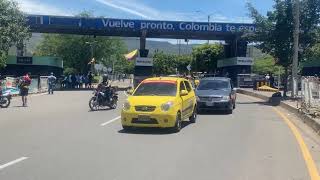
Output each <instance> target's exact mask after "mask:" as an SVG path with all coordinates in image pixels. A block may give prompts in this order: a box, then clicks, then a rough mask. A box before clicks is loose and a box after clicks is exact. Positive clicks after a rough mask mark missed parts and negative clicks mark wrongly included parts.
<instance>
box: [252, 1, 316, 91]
mask: <svg viewBox="0 0 320 180" xmlns="http://www.w3.org/2000/svg"><path fill="white" fill-rule="evenodd" d="M316 1H317V0H303V1H301V7H302V8H301V27H302V29H303V31H301V35H300V43H301V48H302V49H303V50H304V51H306V50H307V48H309V47H312V46H313V44H314V43H315V42H316V37H315V36H314V33H315V32H316V31H317V25H318V24H319V7H320V6H319V1H317V2H316ZM248 9H249V12H250V16H251V17H252V18H253V20H254V23H255V24H256V26H257V28H258V31H257V32H256V33H254V34H250V35H249V36H248V38H249V39H250V40H251V41H255V42H257V43H256V44H257V47H258V48H259V49H261V50H262V51H263V52H264V53H267V54H270V55H271V56H273V57H274V58H275V59H276V64H278V65H281V66H283V67H284V70H285V77H284V78H283V79H284V82H283V83H284V95H285V96H286V92H287V89H288V88H287V77H288V74H289V70H290V69H291V64H292V55H293V30H294V23H293V22H294V21H293V0H275V5H274V9H273V10H272V11H269V12H268V13H267V16H263V15H261V14H260V13H259V12H258V11H257V10H256V9H255V8H254V7H253V6H252V5H251V4H250V3H249V4H248ZM311 15H314V16H311ZM299 57H300V59H302V58H303V54H300V56H299Z"/></svg>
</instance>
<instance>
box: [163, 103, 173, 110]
mask: <svg viewBox="0 0 320 180" xmlns="http://www.w3.org/2000/svg"><path fill="white" fill-rule="evenodd" d="M172 106H173V102H172V101H169V102H166V103H164V104H162V105H161V110H162V111H165V112H167V111H169V110H170V108H171V107H172Z"/></svg>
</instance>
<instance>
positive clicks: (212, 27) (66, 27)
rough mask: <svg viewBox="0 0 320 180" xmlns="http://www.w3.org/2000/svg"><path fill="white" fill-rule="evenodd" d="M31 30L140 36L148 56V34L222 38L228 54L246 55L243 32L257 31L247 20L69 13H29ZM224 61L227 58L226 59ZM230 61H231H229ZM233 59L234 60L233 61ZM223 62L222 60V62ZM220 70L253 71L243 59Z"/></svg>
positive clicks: (144, 54)
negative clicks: (118, 17) (154, 17)
mask: <svg viewBox="0 0 320 180" xmlns="http://www.w3.org/2000/svg"><path fill="white" fill-rule="evenodd" d="M27 24H28V25H29V26H30V29H31V32H37V33H59V34H78V35H92V36H94V37H95V36H121V37H138V38H140V57H147V56H148V52H149V51H148V50H147V49H146V38H164V39H185V40H189V39H195V40H223V41H225V42H226V43H225V46H224V51H225V57H226V58H235V57H246V55H247V41H245V40H243V39H242V38H241V37H242V35H243V34H244V33H254V32H256V26H255V25H254V24H248V23H244V24H243V23H219V22H189V21H156V20H131V19H114V18H87V17H70V16H47V15H28V16H27ZM223 61H224V60H223ZM230 62H231V61H230ZM232 62H233V61H232ZM222 64H223V63H222ZM219 71H220V72H226V71H228V73H229V74H230V77H231V78H232V79H233V80H236V76H237V74H241V73H251V66H250V65H249V64H245V65H244V64H243V63H242V62H241V63H239V62H238V61H236V63H233V64H230V63H229V64H228V65H227V66H226V67H224V66H222V67H219ZM135 74H136V76H142V75H143V74H145V75H146V74H148V75H151V74H152V67H145V66H136V67H135Z"/></svg>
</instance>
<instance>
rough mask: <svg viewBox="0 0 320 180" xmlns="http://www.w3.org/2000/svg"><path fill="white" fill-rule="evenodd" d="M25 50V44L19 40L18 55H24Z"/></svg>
mask: <svg viewBox="0 0 320 180" xmlns="http://www.w3.org/2000/svg"><path fill="white" fill-rule="evenodd" d="M24 50H25V46H24V44H23V41H22V42H18V43H17V56H24V53H25V52H24Z"/></svg>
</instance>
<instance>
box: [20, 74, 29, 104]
mask: <svg viewBox="0 0 320 180" xmlns="http://www.w3.org/2000/svg"><path fill="white" fill-rule="evenodd" d="M30 84H31V78H30V75H29V73H27V74H26V75H25V76H23V77H22V80H21V82H20V96H21V97H22V106H23V107H26V106H27V96H28V94H29V86H30Z"/></svg>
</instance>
